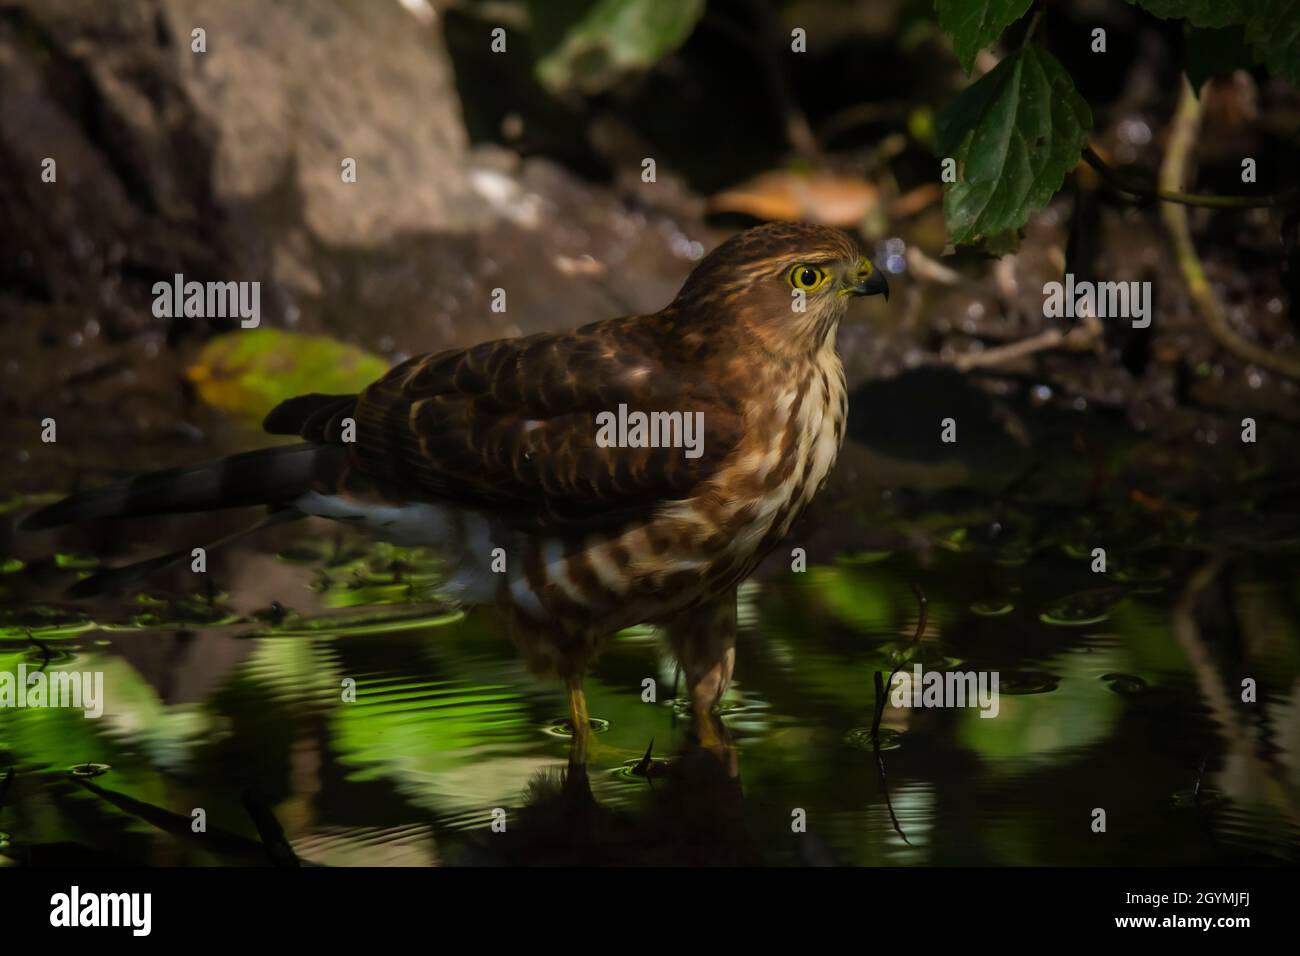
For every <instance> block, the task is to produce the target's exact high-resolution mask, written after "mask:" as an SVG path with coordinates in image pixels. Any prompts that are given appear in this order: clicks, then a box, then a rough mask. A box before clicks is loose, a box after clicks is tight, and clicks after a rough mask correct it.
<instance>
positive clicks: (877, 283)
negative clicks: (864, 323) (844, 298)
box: [849, 269, 889, 302]
mask: <svg viewBox="0 0 1300 956" xmlns="http://www.w3.org/2000/svg"><path fill="white" fill-rule="evenodd" d="M849 291H850V292H852V293H853V294H854V295H883V296H884V297H885V301H886V302H888V301H889V283H888V282H886V281H885V274H884V273H883V272H881V271H880V270H879V269H872V270H871V275H869V276H866V277H865V278H859V279H858V281H857V282H855V283H854V284H853V285H851V286H849Z"/></svg>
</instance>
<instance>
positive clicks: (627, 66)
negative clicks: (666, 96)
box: [529, 0, 704, 93]
mask: <svg viewBox="0 0 1300 956" xmlns="http://www.w3.org/2000/svg"><path fill="white" fill-rule="evenodd" d="M529 13H530V15H531V17H532V24H533V42H534V46H535V48H536V49H537V51H538V60H537V78H538V79H539V80H540V81H541V82H542V84H543V85H544V86H546V87H547V89H549V90H551V91H552V92H563V91H565V90H571V89H576V90H578V91H580V92H582V93H599V92H601V91H602V90H605V89H608V88H609V87H610V86H611V85H613V84H614V83H615V82H616V81H617V80H618V79H620V78H621V77H622V76H624V75H625V74H627V73H629V72H634V71H636V70H643V69H646V68H648V67H650V66H653V65H654V64H655V63H657V62H658V61H659V60H660V58H662V57H663V56H665V55H666V54H668V53H671V52H672V51H673V50H675V49H677V48H678V47H679V46H681V45H682V44H683V43H684V42H686V38H687V37H689V36H690V35H691V31H692V30H693V29H695V24H696V22H697V21H698V20H699V19H700V17H701V16H703V15H704V0H531V2H530V3H529Z"/></svg>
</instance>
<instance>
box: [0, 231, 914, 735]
mask: <svg viewBox="0 0 1300 956" xmlns="http://www.w3.org/2000/svg"><path fill="white" fill-rule="evenodd" d="M888 291H889V290H888V286H887V284H886V282H885V279H884V276H883V275H882V274H881V272H880V271H878V270H877V269H876V268H875V267H874V266H873V264H872V263H871V261H870V260H869V259H867V258H866V257H865V256H863V255H862V254H861V253H860V251H859V250H858V247H857V245H856V243H855V242H854V241H853V240H852V239H851V238H850V237H849V236H847V235H846V234H844V233H842V232H840V231H838V230H834V229H830V228H826V227H823V226H816V225H808V224H799V223H782V224H769V225H764V226H759V227H757V228H754V229H750V230H748V231H746V232H743V233H740V234H739V235H736V236H734V237H732V238H731V239H729V240H727V241H725V242H723V243H722V244H721V245H719V246H718V247H717V248H716V249H714V250H713V251H712V252H711V253H710V254H709V255H707V256H706V257H705V258H704V259H702V260H701V261H700V263H699V264H698V265H697V266H696V267H695V269H694V271H692V273H691V274H690V276H689V277H688V278H687V280H686V282H685V284H684V285H683V286H682V289H681V291H680V292H679V293H678V294H677V296H676V298H674V299H673V301H672V302H671V303H670V304H669V305H668V306H667V307H665V308H664V309H662V310H661V311H659V312H656V313H654V314H652V315H639V316H630V317H625V318H616V319H610V320H607V321H603V322H596V323H593V324H591V325H586V326H583V327H582V328H579V329H577V330H576V331H572V332H564V333H551V332H547V333H542V334H538V335H532V336H529V337H526V338H514V339H504V340H501V341H495V342H486V343H484V344H482V345H477V346H474V347H472V348H467V349H460V350H453V351H446V352H440V353H437V354H432V355H424V356H419V357H416V358H412V359H410V360H408V361H405V362H403V363H401V364H400V365H398V366H396V367H394V368H393V369H391V370H390V371H389V372H388V373H387V374H386V375H384V376H383V377H382V378H380V379H379V380H378V381H376V382H375V383H374V384H372V385H370V386H369V387H368V388H366V389H365V390H364V391H363V392H361V394H359V395H316V394H313V395H304V396H300V397H298V398H292V399H289V400H288V401H286V402H284V403H282V404H281V405H279V406H278V407H276V408H275V409H274V410H273V411H271V413H270V414H269V415H268V416H267V417H266V420H265V422H264V427H265V428H266V430H267V431H268V432H271V433H272V434H277V435H296V436H298V437H300V438H301V439H302V441H301V442H300V443H295V444H290V445H284V446H279V447H275V448H268V449H262V450H258V451H252V452H247V453H244V454H239V455H234V456H231V457H228V458H224V459H221V460H218V461H214V462H208V463H205V464H200V465H196V466H193V467H189V468H182V469H173V470H169V471H163V472H156V473H153V474H148V475H141V476H138V477H135V478H131V479H127V480H124V481H121V482H118V483H116V484H112V485H109V486H107V487H105V488H101V489H96V490H92V491H88V492H84V493H81V494H77V495H74V496H72V497H70V498H67V499H65V500H63V501H61V502H58V503H56V504H54V505H51V506H50V507H48V508H45V509H44V510H41V511H38V512H36V513H34V514H32V515H31V516H29V517H28V518H27V519H26V521H25V523H24V524H25V527H27V528H48V527H53V526H56V525H61V524H66V523H69V522H73V521H81V520H86V519H91V518H103V517H112V516H124V515H146V514H161V513H170V512H182V511H198V510H208V509H214V508H227V507H236V506H246V505H255V504H266V505H271V506H272V507H273V508H274V509H276V511H275V512H274V513H275V514H278V515H281V516H285V515H287V516H301V515H316V516H321V517H325V518H331V519H334V520H337V521H342V522H347V523H349V524H354V525H357V526H361V527H364V528H366V529H368V530H370V531H371V532H373V533H374V534H375V535H377V536H380V537H383V538H385V539H388V540H392V541H394V542H397V543H400V544H408V545H421V546H426V547H430V548H433V549H436V550H437V551H438V552H439V553H441V554H442V555H443V556H444V557H445V558H446V561H447V568H448V570H447V577H446V591H447V592H448V594H449V595H450V596H452V597H454V598H455V599H456V600H458V601H460V602H463V603H466V604H482V603H494V604H495V605H496V606H497V607H498V608H499V609H500V610H501V611H502V612H503V614H504V615H505V618H506V620H507V621H508V624H509V631H510V633H511V635H512V637H513V638H514V640H515V641H516V643H517V644H518V646H519V647H520V649H521V651H522V652H523V654H524V656H525V658H526V660H527V661H528V663H529V665H530V666H531V667H532V668H533V669H534V670H536V671H539V672H550V673H553V674H556V675H558V676H559V677H561V678H562V679H563V680H564V681H565V683H566V685H567V687H568V691H569V709H570V716H571V718H572V722H573V727H574V730H575V744H574V746H575V753H576V759H578V760H585V755H586V747H587V734H588V732H589V720H588V716H587V709H586V702H585V699H584V697H583V694H582V683H581V682H582V677H583V674H584V672H585V670H586V668H587V666H588V664H589V663H590V662H591V660H592V659H593V658H594V657H595V656H596V654H597V653H598V652H599V651H600V649H601V645H602V643H603V642H604V641H605V640H607V639H608V638H609V637H610V636H611V635H612V634H614V633H615V632H617V631H619V630H621V629H623V628H625V627H629V626H632V625H634V624H642V623H653V624H658V625H661V626H662V627H663V628H664V629H665V631H666V633H667V635H668V639H669V643H670V645H671V647H672V649H673V651H674V653H675V654H676V656H677V658H678V661H679V662H680V665H681V670H682V673H683V675H684V677H685V679H686V686H687V690H688V693H689V696H690V701H691V705H692V709H693V714H694V727H695V732H696V734H697V736H698V738H699V740H700V742H701V743H702V744H704V745H705V746H707V747H717V746H720V745H721V740H720V737H719V733H718V726H717V725H716V724H715V718H714V717H713V715H712V711H713V708H714V706H715V705H716V704H717V702H718V700H719V699H720V698H721V696H722V694H723V692H724V691H725V690H726V688H727V685H728V683H729V682H730V680H731V675H732V668H733V665H734V660H735V637H736V588H737V585H738V584H739V583H740V582H741V581H743V580H744V579H745V577H746V576H747V575H749V574H750V573H751V572H752V571H753V570H754V568H755V566H756V565H757V564H758V562H759V561H760V560H761V559H762V558H763V556H764V555H765V554H766V553H767V552H768V551H770V550H771V549H772V547H773V546H775V545H776V544H777V543H778V542H779V541H780V540H781V539H782V537H784V536H785V535H786V533H787V532H788V531H789V530H790V527H791V525H793V524H794V522H795V520H796V519H797V518H798V517H799V515H800V513H801V512H802V511H803V510H804V509H805V508H806V507H807V505H808V503H809V502H810V501H811V500H812V499H813V496H814V495H815V494H816V493H817V491H818V490H819V489H820V488H821V487H822V485H823V484H824V483H825V481H826V478H827V475H828V474H829V473H830V470H831V467H832V465H834V463H835V458H836V455H837V453H838V451H839V448H840V444H841V441H842V439H843V436H844V424H845V415H846V413H847V397H846V391H845V385H844V370H843V367H842V366H841V364H840V359H839V355H838V353H837V352H836V347H835V336H836V330H837V329H838V326H839V323H840V320H841V318H842V317H843V316H844V313H845V310H846V307H847V304H848V301H849V299H850V298H851V297H853V296H862V295H871V294H875V293H884V294H885V295H886V296H888ZM615 420H617V423H618V424H617V427H616V428H615V427H611V424H612V423H613V422H614V421H615ZM502 554H504V555H505V557H506V561H505V562H504V570H501V564H500V562H499V561H498V562H494V560H493V557H494V555H496V556H498V557H499V556H500V555H502ZM494 564H495V566H494ZM111 573H112V572H110V574H111Z"/></svg>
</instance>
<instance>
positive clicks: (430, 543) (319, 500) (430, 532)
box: [293, 491, 497, 604]
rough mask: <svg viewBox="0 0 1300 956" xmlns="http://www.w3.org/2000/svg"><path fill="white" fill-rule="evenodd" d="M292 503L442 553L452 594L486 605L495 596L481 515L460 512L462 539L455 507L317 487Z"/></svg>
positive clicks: (446, 586)
mask: <svg viewBox="0 0 1300 956" xmlns="http://www.w3.org/2000/svg"><path fill="white" fill-rule="evenodd" d="M293 506H294V507H295V508H297V509H298V510H299V511H301V512H303V513H304V514H309V515H316V516H318V517H321V518H330V519H333V520H334V521H341V522H343V523H345V524H350V525H355V526H358V527H362V528H365V529H366V531H368V532H369V533H371V534H372V535H374V536H375V537H376V538H380V539H382V540H384V541H391V542H392V543H393V544H400V545H403V546H405V547H416V548H429V549H431V550H433V551H436V552H438V553H439V555H440V556H441V557H443V558H444V559H445V560H446V561H447V562H448V565H449V567H448V573H447V577H446V579H445V582H444V584H443V585H442V586H441V590H443V591H444V592H445V593H446V595H447V596H448V597H449V598H452V599H454V600H456V601H459V602H462V603H465V604H486V603H489V602H491V601H492V600H493V598H494V597H495V594H496V580H497V579H496V577H495V576H494V574H493V572H492V550H493V544H492V529H491V526H490V525H489V523H488V520H487V519H486V518H484V517H483V516H482V515H480V514H477V513H475V512H470V511H460V512H459V517H460V519H461V525H462V528H463V529H464V540H458V535H457V534H456V528H455V523H454V521H453V520H452V510H451V509H450V508H448V507H446V506H444V505H435V504H429V503H420V504H409V505H387V504H378V503H367V502H359V501H353V500H351V499H348V498H343V497H340V496H338V495H322V494H319V493H318V492H315V491H312V492H308V493H307V494H305V495H302V496H301V497H300V498H298V499H297V500H296V501H295V502H294V503H293Z"/></svg>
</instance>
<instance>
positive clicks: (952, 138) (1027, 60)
mask: <svg viewBox="0 0 1300 956" xmlns="http://www.w3.org/2000/svg"><path fill="white" fill-rule="evenodd" d="M1091 126H1092V113H1091V111H1090V110H1089V109H1088V104H1087V103H1086V102H1084V100H1083V98H1082V97H1081V96H1079V93H1078V91H1077V90H1076V89H1075V88H1074V82H1073V81H1072V80H1071V79H1070V76H1069V74H1068V73H1066V72H1065V68H1064V67H1062V66H1061V64H1060V63H1058V62H1057V61H1056V59H1055V58H1054V57H1053V56H1052V55H1051V54H1050V53H1048V52H1047V51H1046V50H1044V49H1042V48H1041V47H1038V46H1034V45H1030V46H1025V47H1022V48H1021V49H1019V50H1017V51H1016V52H1015V53H1013V54H1011V55H1010V56H1008V57H1007V58H1006V59H1005V60H1003V61H1002V62H1001V63H999V64H998V65H997V67H996V68H995V69H993V70H992V71H991V72H990V73H988V74H987V75H985V76H983V77H981V78H980V79H979V80H977V81H976V82H975V83H973V84H971V86H969V87H968V88H967V89H966V90H964V91H963V92H962V94H961V95H960V96H959V97H957V100H956V101H955V102H954V103H953V104H952V106H951V107H949V109H948V111H947V112H946V113H944V115H943V116H942V117H941V118H940V120H939V128H938V131H937V136H936V142H937V144H938V148H939V155H940V156H942V157H949V156H950V157H952V158H954V159H956V160H957V182H955V183H947V184H945V185H944V197H943V211H944V217H945V218H946V219H947V221H948V232H949V236H950V238H951V240H952V242H953V243H955V244H962V243H968V242H973V241H974V240H976V239H978V238H979V237H981V236H986V235H992V234H993V233H998V232H1005V231H1007V230H1010V229H1019V228H1020V227H1021V226H1023V225H1024V224H1025V222H1026V221H1027V220H1028V219H1029V214H1030V212H1032V211H1033V210H1034V209H1038V208H1041V207H1042V206H1044V205H1046V204H1047V202H1048V201H1049V200H1050V199H1051V198H1052V196H1053V195H1055V193H1056V191H1057V190H1058V189H1060V188H1061V183H1062V182H1063V181H1064V179H1065V174H1066V173H1068V172H1069V171H1070V170H1071V169H1073V168H1074V166H1075V164H1076V163H1077V162H1078V161H1079V156H1080V154H1081V153H1082V152H1083V145H1084V142H1085V140H1086V138H1087V135H1088V129H1089V128H1090V127H1091Z"/></svg>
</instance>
